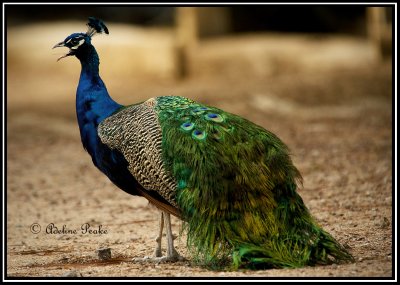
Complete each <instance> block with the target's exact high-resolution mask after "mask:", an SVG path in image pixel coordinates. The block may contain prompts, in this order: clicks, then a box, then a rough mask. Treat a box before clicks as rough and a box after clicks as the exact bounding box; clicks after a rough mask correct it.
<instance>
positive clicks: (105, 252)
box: [97, 247, 111, 260]
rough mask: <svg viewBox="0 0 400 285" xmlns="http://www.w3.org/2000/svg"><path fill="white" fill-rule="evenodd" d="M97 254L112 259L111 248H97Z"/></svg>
mask: <svg viewBox="0 0 400 285" xmlns="http://www.w3.org/2000/svg"><path fill="white" fill-rule="evenodd" d="M97 256H98V257H99V259H101V260H107V259H111V248H109V247H108V248H100V249H98V250H97Z"/></svg>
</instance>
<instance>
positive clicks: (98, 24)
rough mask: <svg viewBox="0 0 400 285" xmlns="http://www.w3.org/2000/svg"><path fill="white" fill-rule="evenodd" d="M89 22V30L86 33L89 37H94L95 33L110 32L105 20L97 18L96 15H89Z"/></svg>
mask: <svg viewBox="0 0 400 285" xmlns="http://www.w3.org/2000/svg"><path fill="white" fill-rule="evenodd" d="M88 20H89V22H88V23H87V26H88V31H87V32H86V34H87V35H88V36H89V37H93V36H94V35H95V34H103V33H105V34H107V35H108V34H109V32H108V28H107V27H106V25H105V24H104V22H103V21H102V20H100V19H97V18H95V17H89V19H88Z"/></svg>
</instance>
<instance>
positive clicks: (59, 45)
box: [53, 42, 74, 61]
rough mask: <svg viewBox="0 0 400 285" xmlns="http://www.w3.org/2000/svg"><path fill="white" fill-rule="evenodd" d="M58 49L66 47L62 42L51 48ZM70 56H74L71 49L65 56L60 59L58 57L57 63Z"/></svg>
mask: <svg viewBox="0 0 400 285" xmlns="http://www.w3.org/2000/svg"><path fill="white" fill-rule="evenodd" d="M58 47H67V46H66V45H65V43H64V42H60V43H58V44H56V45H55V46H54V47H53V49H55V48H58ZM71 55H74V51H73V50H72V49H70V50H69V53H67V54H65V55H63V56H61V57H59V58H58V59H57V61H59V60H60V59H63V58H66V57H67V56H71Z"/></svg>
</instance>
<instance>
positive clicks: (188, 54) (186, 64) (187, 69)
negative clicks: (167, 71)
mask: <svg viewBox="0 0 400 285" xmlns="http://www.w3.org/2000/svg"><path fill="white" fill-rule="evenodd" d="M175 21H176V58H177V76H178V77H179V78H184V77H188V76H189V75H190V74H191V73H192V71H193V69H192V64H193V54H194V52H195V50H196V47H197V44H198V17H197V8H195V7H178V8H176V14H175Z"/></svg>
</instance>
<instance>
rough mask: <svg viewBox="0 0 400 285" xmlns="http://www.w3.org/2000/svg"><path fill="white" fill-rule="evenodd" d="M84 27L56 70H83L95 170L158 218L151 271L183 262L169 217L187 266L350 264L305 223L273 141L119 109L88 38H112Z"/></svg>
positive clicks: (147, 106)
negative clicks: (76, 64)
mask: <svg viewBox="0 0 400 285" xmlns="http://www.w3.org/2000/svg"><path fill="white" fill-rule="evenodd" d="M87 26H88V30H87V32H85V33H73V34H71V35H70V36H68V37H67V38H66V39H65V40H63V41H62V42H60V43H58V44H56V45H55V46H54V48H56V47H67V48H69V52H68V53H67V54H65V55H63V56H62V57H60V58H59V59H58V60H60V59H61V58H64V57H67V56H75V57H77V58H78V59H79V60H80V63H81V73H80V78H79V84H78V88H77V92H76V112H77V119H78V124H79V130H80V136H81V141H82V144H83V147H84V149H85V150H86V151H87V152H88V153H89V154H90V156H91V158H92V161H93V164H94V165H95V166H96V167H97V168H98V169H99V170H100V171H101V172H103V173H104V174H105V175H106V176H107V177H108V178H109V179H110V180H111V181H112V182H113V183H114V184H115V185H116V186H117V187H119V188H120V189H122V190H123V191H125V192H127V193H129V194H131V195H138V196H142V197H144V198H146V199H147V200H148V201H149V202H150V203H151V204H153V205H155V206H156V207H157V208H158V209H159V212H160V215H159V226H160V228H159V232H158V236H157V238H156V249H155V253H154V257H152V258H148V260H149V261H158V262H160V261H170V262H174V261H178V260H181V259H182V258H183V257H182V256H180V255H179V253H178V252H177V251H176V249H175V247H174V238H175V237H174V235H173V233H172V231H171V219H170V215H171V214H172V215H174V216H176V217H178V218H179V219H181V220H182V221H183V227H184V230H185V233H186V234H187V248H188V254H189V255H190V257H191V259H192V260H193V261H194V262H197V264H201V265H204V266H206V267H210V268H226V267H228V268H233V269H239V268H251V269H259V268H262V269H267V268H294V267H303V266H313V265H319V264H332V263H341V262H351V261H353V260H354V258H353V256H352V255H351V254H350V253H349V252H348V250H347V249H346V248H345V247H343V246H342V245H341V244H340V243H339V242H338V241H337V240H335V238H334V237H332V235H330V234H329V233H328V232H326V231H325V230H324V229H322V228H321V227H320V226H319V225H318V224H317V222H316V220H315V219H314V218H313V217H312V216H311V214H310V212H309V210H308V209H307V207H306V206H305V204H304V202H303V200H302V198H301V197H300V196H299V194H298V193H297V192H296V190H297V188H298V186H299V185H301V183H302V177H301V174H300V173H299V171H298V169H297V168H296V167H295V166H294V165H293V163H292V160H291V158H290V154H289V150H288V147H287V146H286V145H285V144H284V143H283V142H282V141H281V140H280V139H279V138H278V137H277V136H276V135H275V134H273V133H272V132H270V131H268V130H266V129H264V128H263V127H261V126H258V125H256V124H254V123H252V122H250V121H248V120H246V119H245V118H242V117H240V116H237V115H234V114H231V113H228V112H225V111H223V110H221V109H219V108H216V107H213V106H208V105H205V104H202V103H199V102H196V101H193V100H191V99H188V98H184V97H180V96H161V97H155V98H150V99H148V100H146V101H144V102H140V103H136V104H132V105H129V106H123V105H121V104H118V103H117V102H115V101H114V100H113V99H112V98H111V97H110V95H109V93H108V91H107V88H106V86H105V84H104V82H103V81H102V79H101V78H100V75H99V56H98V54H97V52H96V49H95V48H94V46H93V45H92V43H91V40H92V37H93V36H94V35H96V34H104V33H105V34H109V31H108V28H107V27H106V25H105V24H104V22H103V21H102V20H100V19H97V18H94V17H89V22H88V24H87ZM164 227H165V228H166V238H167V248H166V256H162V247H161V239H162V236H163V229H164ZM135 260H139V258H137V259H135Z"/></svg>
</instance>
